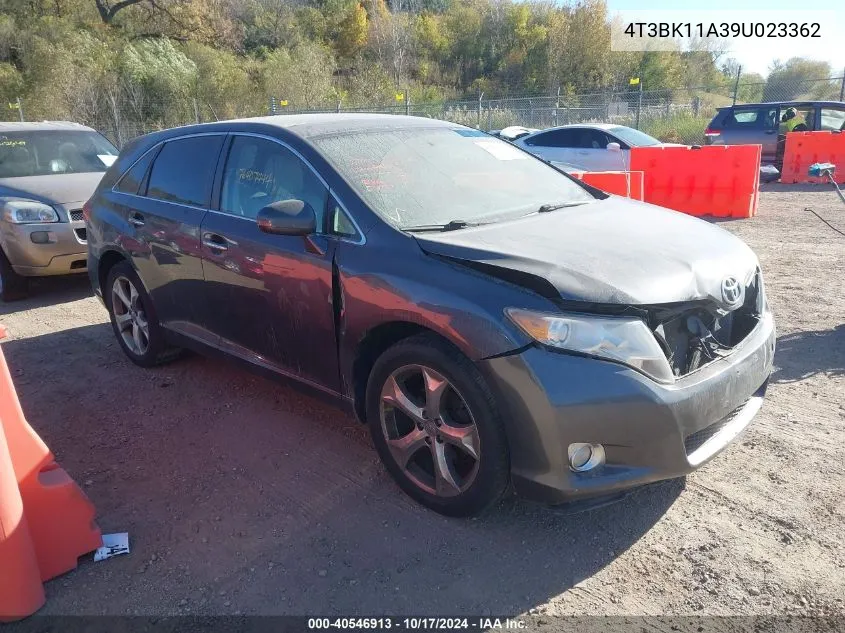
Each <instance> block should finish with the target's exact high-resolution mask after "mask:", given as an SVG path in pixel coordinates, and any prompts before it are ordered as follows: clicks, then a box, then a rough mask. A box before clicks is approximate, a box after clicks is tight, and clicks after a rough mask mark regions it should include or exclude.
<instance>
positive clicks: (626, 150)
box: [514, 123, 674, 171]
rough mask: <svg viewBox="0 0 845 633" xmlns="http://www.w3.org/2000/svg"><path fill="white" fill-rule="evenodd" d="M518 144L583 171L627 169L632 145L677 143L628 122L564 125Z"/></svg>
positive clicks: (516, 143)
mask: <svg viewBox="0 0 845 633" xmlns="http://www.w3.org/2000/svg"><path fill="white" fill-rule="evenodd" d="M514 145H517V146H519V147H522V148H523V149H525V150H527V151H529V152H531V153H532V154H535V155H536V156H539V157H540V158H542V159H544V160H547V161H554V162H556V163H564V164H567V165H571V166H572V167H574V168H575V169H580V170H583V171H624V170H627V169H628V165H629V164H630V162H631V156H630V153H631V152H630V150H631V148H632V147H657V146H659V145H674V143H661V142H660V141H659V140H657V139H656V138H654V137H653V136H649V135H648V134H646V133H645V132H640V131H639V130H635V129H634V128H631V127H626V126H624V125H612V124H607V123H595V124H589V125H586V124H584V125H563V126H560V127H553V128H548V129H546V130H540V131H538V132H534V133H533V134H528V135H527V136H522V137H520V138H518V139H516V140H515V141H514Z"/></svg>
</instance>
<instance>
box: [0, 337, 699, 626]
mask: <svg viewBox="0 0 845 633" xmlns="http://www.w3.org/2000/svg"><path fill="white" fill-rule="evenodd" d="M2 349H3V351H4V353H5V355H6V358H7V361H8V363H9V365H10V367H11V368H12V375H13V376H14V377H15V382H16V384H17V388H18V393H19V396H20V399H21V402H22V405H23V409H24V411H25V413H26V415H27V417H28V419H29V420H30V423H31V424H32V425H33V427H34V428H35V429H36V430H37V431H38V432H39V433H40V434H41V435H42V437H43V438H44V439H45V441H46V442H47V444H48V445H49V446H50V447H51V448H52V450H53V451H54V452H55V453H56V455H57V459H58V460H59V462H60V464H61V465H62V466H63V467H64V468H65V469H67V470H68V471H69V472H70V474H71V475H72V476H74V477H75V478H76V480H77V481H78V482H79V483H80V484H81V485H82V486H84V488H85V490H86V492H87V493H88V495H89V496H90V498H91V499H92V501H93V502H94V503H95V504H96V506H97V511H98V521H99V524H100V526H101V527H102V528H103V531H104V532H116V531H128V532H129V533H130V539H131V543H132V553H131V554H130V555H128V556H120V557H117V558H114V559H111V560H109V561H106V562H104V563H97V564H93V563H91V562H90V561H88V560H86V561H84V562H82V563H81V565H80V568H79V569H78V570H77V571H75V572H72V573H71V574H69V575H67V576H65V577H63V578H61V579H58V580H55V581H52V582H50V583H48V585H47V591H48V603H47V606H46V607H45V609H44V610H43V611H42V613H44V614H60V615H64V614H71V613H93V614H98V613H109V614H145V615H147V614H149V615H155V614H179V613H192V614H225V613H230V614H231V613H235V612H241V613H245V614H315V613H319V614H324V615H325V614H336V615H355V614H358V615H361V614H369V615H374V614H415V615H437V614H439V615H442V614H450V613H451V614H460V613H472V614H481V615H484V614H491V613H492V614H517V613H521V612H524V611H526V610H528V609H530V608H532V607H534V606H536V605H538V604H542V603H544V602H546V601H547V600H548V599H549V598H551V597H553V596H556V595H558V594H561V593H562V592H564V591H566V590H567V589H570V588H571V587H573V586H574V585H576V584H577V583H579V582H580V581H582V580H584V579H586V578H589V577H591V576H593V575H595V574H596V573H598V572H599V571H600V570H602V569H603V568H604V567H605V566H607V565H608V564H609V563H611V562H612V561H613V560H614V559H615V558H617V557H618V556H620V555H621V554H623V553H624V552H625V551H626V550H627V549H628V548H630V547H631V546H632V545H633V544H634V543H636V542H637V541H638V540H639V539H640V538H641V537H642V536H643V535H644V534H645V533H646V532H648V530H650V529H651V527H652V526H653V525H654V524H655V523H656V522H657V521H659V520H660V518H661V517H662V516H663V515H664V514H665V513H666V511H667V510H668V509H669V508H670V506H671V505H672V504H673V502H674V501H675V500H676V498H677V497H678V495H679V494H680V493H681V491H682V490H683V487H684V480H674V481H669V482H664V483H661V484H656V485H652V486H648V487H645V488H641V489H639V490H637V491H635V492H633V493H632V494H631V495H629V496H628V497H626V498H625V499H623V500H622V501H620V502H618V503H615V504H613V505H609V506H606V507H602V508H598V509H594V510H591V511H589V512H586V513H581V514H566V513H564V512H561V511H560V510H558V509H550V508H547V507H544V506H541V505H536V504H532V503H528V502H524V501H519V500H514V499H512V498H511V499H507V500H505V501H503V502H502V503H500V504H499V506H498V507H496V508H494V509H492V510H491V511H489V512H488V513H487V514H485V515H483V516H482V517H480V518H477V519H465V520H463V519H449V518H445V517H442V516H439V515H437V514H435V513H433V512H430V511H428V510H425V509H423V508H421V507H420V506H418V505H416V504H414V503H413V502H412V501H410V500H409V499H408V498H406V497H405V496H404V495H403V494H402V493H401V492H400V491H399V490H398V488H397V487H396V486H395V485H394V484H393V482H392V481H391V480H390V479H389V477H388V476H387V474H386V473H385V471H384V469H383V468H382V467H381V465H380V464H379V463H378V460H377V458H376V455H375V452H374V450H373V448H372V446H371V443H370V440H369V437H368V436H367V434H366V431H365V429H363V428H362V427H361V425H359V424H358V423H357V422H356V421H354V420H353V419H352V418H351V417H349V416H348V415H347V414H346V413H343V412H341V411H339V410H338V409H336V408H335V407H334V406H332V405H331V404H329V403H325V402H322V401H320V400H318V399H316V398H314V397H313V396H310V395H308V394H305V393H302V392H300V391H299V390H297V389H294V388H291V387H288V386H285V385H283V384H277V383H275V382H271V381H269V380H266V379H264V378H261V377H258V376H255V375H252V374H250V373H249V372H245V371H243V370H241V369H239V368H235V367H234V366H232V365H230V364H228V363H225V362H221V361H214V360H210V359H205V358H203V357H200V356H189V357H187V358H185V359H184V360H181V361H178V362H176V363H173V364H171V365H168V366H164V367H160V368H156V369H152V370H144V369H141V368H138V367H136V366H134V365H132V364H131V363H129V362H128V361H127V360H126V359H125V358H123V356H122V354H121V353H120V350H119V348H118V346H117V344H116V343H115V342H114V339H113V336H112V332H111V330H110V328H109V326H108V325H107V324H101V325H92V326H87V327H82V328H73V329H68V330H64V331H61V332H57V333H53V334H47V335H44V336H40V337H34V338H28V339H21V340H9V341H6V342H4V343H3V345H2ZM44 375H49V376H50V377H51V380H50V381H44V380H42V376H44ZM80 385H84V390H83V391H84V392H83V391H81V390H80ZM607 599H609V597H608V596H603V595H601V594H600V593H599V594H596V595H595V600H596V603H597V604H601V603H602V602H604V601H605V600H607Z"/></svg>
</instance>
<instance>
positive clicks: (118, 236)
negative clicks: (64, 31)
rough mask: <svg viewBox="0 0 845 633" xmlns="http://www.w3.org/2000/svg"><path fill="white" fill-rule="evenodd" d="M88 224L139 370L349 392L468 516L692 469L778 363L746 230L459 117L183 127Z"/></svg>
mask: <svg viewBox="0 0 845 633" xmlns="http://www.w3.org/2000/svg"><path fill="white" fill-rule="evenodd" d="M85 215H86V219H87V227H88V243H89V249H90V250H89V261H88V273H89V275H90V278H91V282H92V284H93V286H94V290H95V291H96V293H97V294H98V295H99V296H100V297H101V298H102V300H103V302H104V304H105V306H106V308H107V309H108V311H109V314H110V316H111V323H112V326H113V328H114V332H115V335H116V337H117V340H118V342H119V343H120V345H121V347H122V348H123V351H124V352H125V353H126V355H127V356H129V358H130V359H131V360H132V361H133V362H135V363H137V364H139V365H142V366H152V365H155V364H157V363H161V362H164V361H168V360H171V359H174V358H175V357H177V356H178V354H179V350H180V349H182V348H193V349H196V350H199V351H204V352H212V353H214V352H216V353H222V355H224V356H226V357H229V358H234V359H238V360H240V361H243V362H244V363H245V364H246V365H248V366H251V367H253V368H257V369H260V370H264V371H266V372H268V373H269V374H272V375H274V376H282V377H286V378H293V379H295V380H297V381H299V382H300V383H302V384H304V385H307V386H309V387H312V388H314V389H316V390H318V391H320V392H323V393H325V394H327V395H329V396H333V397H334V398H336V399H337V400H338V401H340V402H341V403H345V404H346V405H348V406H349V407H350V408H351V409H352V410H354V412H355V414H356V415H357V416H358V418H359V419H360V420H361V421H362V422H365V423H366V424H367V425H369V428H370V431H371V432H372V437H373V441H374V443H375V446H376V448H377V450H378V452H379V455H380V456H381V458H382V460H383V461H384V464H385V466H386V467H387V469H388V470H389V471H390V473H391V475H392V476H393V477H394V478H395V480H396V482H397V483H398V484H399V486H400V487H401V488H402V489H403V490H404V491H405V492H406V493H407V494H409V495H410V496H411V497H413V498H414V499H416V500H417V501H419V502H420V503H422V504H424V505H426V506H428V507H429V508H432V509H434V510H436V511H438V512H441V513H444V514H449V515H470V514H474V513H477V512H480V511H481V510H482V509H484V508H485V507H487V506H489V505H490V504H491V503H493V502H495V501H496V500H497V499H499V498H500V497H501V496H502V495H503V494H504V493H505V492H506V491H508V490H509V489H511V488H512V489H513V490H515V491H516V493H518V494H520V495H523V496H525V497H528V498H532V499H535V500H540V501H543V502H547V503H561V502H567V501H573V500H579V499H585V498H591V497H599V498H605V497H611V498H613V497H615V496H617V495H618V494H619V493H620V492H621V491H623V490H625V489H628V488H631V487H634V486H637V485H640V484H645V483H648V482H653V481H656V480H660V479H666V478H670V477H678V476H681V475H684V474H685V473H688V472H690V471H692V470H693V469H695V468H696V467H698V466H700V465H701V464H703V463H704V462H705V461H707V460H708V459H710V458H711V457H713V456H714V455H715V454H716V453H717V452H719V451H720V450H721V449H723V448H724V447H725V446H726V445H727V444H728V443H729V442H730V441H731V440H732V439H733V438H735V437H736V436H737V435H738V434H739V433H740V432H741V431H742V430H743V429H744V428H745V427H746V425H748V423H749V422H750V420H751V419H752V418H753V416H754V415H755V414H756V413H757V411H758V410H759V408H760V406H761V404H762V400H763V394H764V392H765V389H766V384H767V380H768V377H769V373H770V371H771V366H772V357H773V354H774V345H775V328H774V323H773V319H772V315H771V312H770V311H769V307H768V305H767V303H766V298H765V292H764V288H763V280H762V277H761V273H760V268H759V264H758V261H757V258H756V256H755V255H754V253H753V252H752V251H751V250H750V249H749V248H748V246H746V245H745V244H744V243H743V242H742V241H740V240H739V239H738V238H736V237H734V236H733V235H731V234H730V233H728V232H726V231H724V230H722V229H720V228H719V227H717V226H714V225H711V224H708V223H706V222H703V221H701V220H698V219H695V218H691V217H688V216H685V215H682V214H679V213H676V212H673V211H668V210H665V209H660V208H657V207H653V206H650V205H647V204H642V203H639V202H632V201H630V200H627V199H623V198H618V197H615V196H608V195H606V194H604V193H602V192H600V191H598V190H595V189H592V188H590V187H588V186H585V185H583V184H581V183H578V182H576V181H573V180H572V179H571V178H569V177H568V176H567V175H565V174H563V173H562V172H560V171H557V170H556V169H555V168H553V167H551V166H550V165H548V164H546V163H544V162H542V161H540V160H538V159H536V158H534V157H533V156H531V155H530V154H527V153H525V152H523V151H522V150H520V149H519V148H517V147H514V146H513V145H510V144H508V143H506V142H504V141H501V140H499V139H496V138H493V137H490V136H489V135H486V134H484V133H482V132H479V131H477V130H473V129H469V128H466V127H462V126H459V125H455V124H452V123H446V122H441V121H434V120H430V119H421V118H413V117H402V116H388V115H384V116H382V115H353V114H350V115H300V116H279V117H269V118H262V119H249V120H242V121H229V122H222V123H212V124H206V125H197V126H191V127H184V128H179V129H173V130H168V131H164V132H158V133H155V134H151V135H148V136H144V137H141V138H139V139H137V140H135V141H134V142H132V143H131V144H130V145H129V146H127V147H126V148H125V149H124V150H123V151H122V152H121V154H120V156H119V158H118V160H117V161H116V162H115V164H114V165H113V166H112V167H111V168H110V169H109V170H108V172H107V173H106V175H105V176H104V178H103V180H102V182H101V183H100V185H99V187H98V189H97V191H96V193H95V194H94V196H93V198H92V199H91V200H90V201H89V202H88V203H87V204H86V205H85Z"/></svg>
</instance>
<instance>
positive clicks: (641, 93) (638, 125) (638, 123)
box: [634, 80, 643, 130]
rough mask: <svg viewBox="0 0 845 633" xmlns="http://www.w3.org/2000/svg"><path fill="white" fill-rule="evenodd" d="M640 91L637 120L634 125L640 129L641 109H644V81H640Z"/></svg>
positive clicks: (638, 93)
mask: <svg viewBox="0 0 845 633" xmlns="http://www.w3.org/2000/svg"><path fill="white" fill-rule="evenodd" d="M639 87H640V89H639V91H638V92H637V122H636V124H635V125H634V127H635V128H636V129H638V130H639V129H640V110H642V109H643V82H642V80H641V81H640V82H639Z"/></svg>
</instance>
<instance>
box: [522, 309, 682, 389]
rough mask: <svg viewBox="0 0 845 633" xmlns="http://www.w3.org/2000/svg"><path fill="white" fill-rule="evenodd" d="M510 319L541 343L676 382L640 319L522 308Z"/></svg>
mask: <svg viewBox="0 0 845 633" xmlns="http://www.w3.org/2000/svg"><path fill="white" fill-rule="evenodd" d="M505 314H507V316H508V318H510V320H511V321H513V322H514V323H516V325H517V326H519V328H520V329H521V330H522V331H523V332H525V333H526V334H527V335H528V336H530V337H531V338H533V339H534V340H535V341H537V342H538V343H542V344H543V345H548V346H549V347H556V348H559V349H565V350H569V351H571V352H576V353H579V354H586V355H588V356H595V357H597V358H604V359H606V360H610V361H613V362H616V363H621V364H623V365H627V366H628V367H631V368H632V369H636V370H637V371H639V372H642V373H643V374H645V375H646V376H649V377H650V378H652V379H654V380H656V381H658V382H663V383H670V382H674V381H675V375H674V374H673V373H672V368H671V367H670V366H669V361H668V360H667V359H666V354H664V353H663V349H662V348H661V347H660V344H659V343H658V342H657V339H655V338H654V334H652V332H651V330H649V329H648V326H647V325H646V324H645V323H644V322H643V321H641V320H640V319H635V318H629V317H610V316H597V315H591V314H565V315H564V314H547V313H544V312H533V311H530V310H522V309H519V308H508V309H506V310H505Z"/></svg>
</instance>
